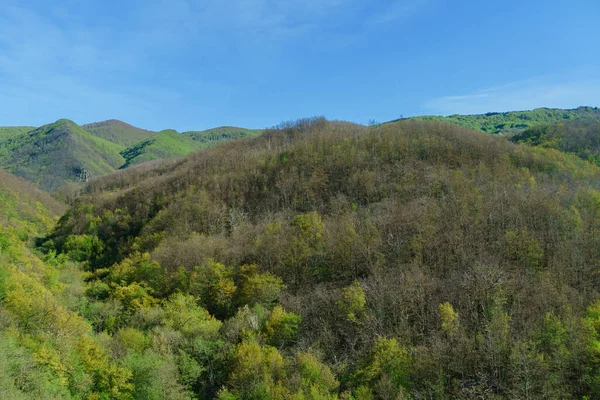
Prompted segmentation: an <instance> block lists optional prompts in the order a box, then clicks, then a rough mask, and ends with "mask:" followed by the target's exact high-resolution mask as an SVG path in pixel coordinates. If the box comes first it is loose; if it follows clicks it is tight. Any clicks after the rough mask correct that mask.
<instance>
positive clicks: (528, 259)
mask: <svg viewBox="0 0 600 400" xmlns="http://www.w3.org/2000/svg"><path fill="white" fill-rule="evenodd" d="M599 210H600V168H598V167H597V166H596V165H594V164H592V163H589V162H586V161H584V160H582V159H580V158H578V157H576V156H574V155H568V154H564V153H562V152H560V151H558V150H555V149H547V148H541V147H531V146H526V145H521V144H513V143H510V142H509V141H507V140H506V139H504V138H501V137H494V136H491V135H485V134H483V133H480V132H475V131H470V130H466V129H464V128H461V127H458V126H456V125H449V124H442V123H439V122H422V121H410V120H408V121H400V122H397V123H390V124H384V125H380V126H375V127H368V128H367V127H363V126H359V125H353V124H349V123H342V122H327V121H326V120H324V119H322V118H317V119H311V120H300V121H298V122H296V123H289V124H283V125H282V126H280V127H278V128H276V129H270V130H267V131H265V132H264V133H263V135H262V136H260V137H258V138H255V139H242V140H237V141H233V142H230V143H226V144H224V145H222V146H218V147H214V148H209V149H202V150H199V151H197V152H195V153H193V154H191V155H189V156H187V157H186V158H184V159H180V160H167V161H162V162H159V163H155V164H152V165H148V164H145V165H140V166H137V167H131V168H128V169H125V170H121V171H118V172H115V173H112V174H110V175H107V176H105V177H101V178H98V179H94V180H93V181H92V182H90V183H89V184H88V185H87V186H86V188H85V192H84V194H83V196H82V197H81V198H80V199H79V200H78V201H77V202H76V203H75V204H74V206H73V207H72V208H71V210H70V211H68V212H67V213H66V214H65V215H64V216H63V217H62V218H61V220H60V221H59V223H58V226H57V228H56V229H55V230H54V231H53V232H52V233H51V234H50V235H48V236H47V237H46V238H45V239H41V240H39V244H40V245H41V246H42V249H44V250H45V251H46V252H47V253H48V254H49V257H58V258H59V259H60V260H64V259H63V257H66V258H68V259H69V260H71V261H69V262H77V263H81V265H82V268H83V269H84V271H85V274H84V278H85V281H86V283H85V287H84V288H82V289H81V291H82V292H83V291H84V293H85V295H82V296H81V297H79V298H78V299H79V301H78V302H77V304H76V305H75V307H74V308H73V309H74V310H76V311H77V312H78V313H79V315H80V316H83V317H84V318H85V320H86V321H89V323H90V324H91V326H92V329H93V332H94V333H93V334H91V338H92V339H90V340H88V339H87V338H88V336H87V335H90V334H88V333H87V331H86V333H80V332H83V331H85V329H82V330H81V331H77V332H78V333H77V335H80V336H77V337H78V338H81V337H84V338H86V339H78V340H76V341H74V340H69V341H68V342H67V344H69V343H84V345H83V344H77V346H78V347H77V351H75V352H74V353H69V354H76V356H75V357H80V358H76V359H77V360H81V361H80V363H79V364H76V365H80V366H81V367H80V368H81V369H76V371H78V372H77V373H75V372H73V371H72V370H70V369H69V366H68V365H66V364H65V363H64V360H63V359H61V358H60V357H61V356H62V355H64V354H67V353H64V352H62V347H60V345H59V344H57V345H56V346H58V347H57V348H58V349H59V350H56V352H57V353H58V355H56V356H53V357H54V358H50V356H47V357H46V358H43V357H40V356H36V357H37V358H36V357H33V358H32V360H33V361H32V363H33V364H32V365H42V366H43V367H44V368H47V369H49V370H50V372H49V374H48V375H47V376H48V377H50V378H49V379H54V381H55V382H59V384H60V385H63V386H61V387H64V388H66V389H65V393H67V392H68V393H69V394H70V395H71V396H73V397H77V396H81V393H85V394H86V395H88V394H92V393H93V394H92V396H96V395H97V397H96V398H131V397H133V398H139V399H160V398H169V399H177V398H198V399H211V398H220V399H304V398H307V399H335V398H338V399H351V398H352V399H357V400H359V399H360V400H364V399H402V398H405V399H410V398H412V399H481V398H486V399H542V398H548V399H571V398H588V399H592V398H599V397H600V358H599V353H598V348H600V296H599V292H598V288H599V286H598V284H599V281H598V272H597V271H598V267H599V265H600V253H599V252H600V243H599V240H600V236H598V234H597V232H598V230H599V229H600V212H599ZM55 252H56V253H55ZM54 254H58V256H54ZM61 262H66V261H61ZM1 304H2V309H6V308H8V307H9V306H10V304H11V303H9V304H6V300H2V303H1ZM13 312H16V311H13ZM50 315H54V314H52V313H50ZM11 318H17V317H11ZM77 318H79V317H77ZM62 320H63V319H61V321H62ZM14 324H17V325H16V326H17V330H12V331H10V330H6V331H7V332H13V335H15V336H16V337H17V338H20V337H21V335H25V334H20V333H19V332H26V334H27V335H29V330H34V333H35V332H38V331H39V330H40V329H41V332H42V333H43V332H48V329H57V328H56V326H57V325H56V324H55V323H50V326H47V325H43V322H40V321H39V320H36V319H33V320H27V322H22V321H21V320H18V319H17V322H13V325H11V326H14ZM40 324H42V325H41V326H42V328H39V326H40ZM50 332H52V331H50ZM42 333H40V334H42ZM27 337H28V336H27ZM46 337H48V336H46ZM61 337H63V336H61ZM60 343H62V342H60ZM67 344H61V345H67ZM53 345H54V344H53ZM85 346H91V348H92V349H90V348H89V347H85ZM31 348H36V349H39V348H40V347H33V346H32V347H31ZM49 348H50V349H53V347H49ZM30 351H31V350H30ZM44 354H46V353H44ZM50 354H56V353H52V352H50ZM95 354H102V355H101V356H100V358H99V359H100V360H101V361H99V362H95V361H94V360H95V359H96V357H94V355H95ZM46 360H47V361H46ZM61 360H63V361H61ZM59 361H60V362H59ZM40 368H41V367H40ZM78 368H79V367H78ZM80 371H83V372H80ZM86 371H87V372H86ZM84 373H88V374H91V375H90V376H88V377H87V378H85V379H84V378H80V376H83V375H78V374H84ZM111 374H112V375H111ZM61 379H62V380H61ZM86 385H87V386H86ZM586 396H587V397H586ZM92 398H93V397H92Z"/></svg>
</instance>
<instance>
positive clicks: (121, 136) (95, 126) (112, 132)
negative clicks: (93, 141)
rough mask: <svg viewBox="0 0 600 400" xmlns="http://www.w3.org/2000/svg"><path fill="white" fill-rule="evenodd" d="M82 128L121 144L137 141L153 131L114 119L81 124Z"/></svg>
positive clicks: (147, 136)
mask: <svg viewBox="0 0 600 400" xmlns="http://www.w3.org/2000/svg"><path fill="white" fill-rule="evenodd" d="M82 128H83V129H85V130H86V131H88V132H90V133H91V134H92V135H94V136H97V137H100V138H103V139H106V140H108V141H111V142H113V143H116V144H118V145H122V146H131V145H133V144H135V143H137V142H139V141H142V140H144V139H147V138H149V137H150V136H152V135H153V134H154V133H155V132H152V131H148V130H145V129H140V128H136V127H135V126H132V125H129V124H127V123H125V122H123V121H118V120H116V119H110V120H107V121H102V122H94V123H91V124H86V125H82Z"/></svg>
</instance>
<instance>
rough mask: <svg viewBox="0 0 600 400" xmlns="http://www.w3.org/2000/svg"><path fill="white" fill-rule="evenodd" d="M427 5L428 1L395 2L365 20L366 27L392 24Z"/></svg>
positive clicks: (400, 0)
mask: <svg viewBox="0 0 600 400" xmlns="http://www.w3.org/2000/svg"><path fill="white" fill-rule="evenodd" d="M428 3H429V1H428V0H396V1H394V2H393V3H392V4H390V5H389V6H388V7H386V8H385V9H384V10H382V11H379V12H377V13H375V14H373V15H371V16H370V17H369V18H367V21H366V22H367V24H368V25H382V24H388V23H392V22H395V21H398V20H401V19H404V18H407V17H410V16H413V15H414V14H416V13H417V12H420V11H421V10H422V9H423V8H424V7H425V6H427V5H428Z"/></svg>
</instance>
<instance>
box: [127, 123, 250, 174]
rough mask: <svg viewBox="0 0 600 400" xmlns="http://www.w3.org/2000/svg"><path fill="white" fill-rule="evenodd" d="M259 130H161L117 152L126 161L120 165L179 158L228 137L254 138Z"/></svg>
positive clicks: (226, 128) (221, 141)
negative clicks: (181, 131)
mask: <svg viewBox="0 0 600 400" xmlns="http://www.w3.org/2000/svg"><path fill="white" fill-rule="evenodd" d="M260 132H261V131H259V130H250V129H245V128H236V127H220V128H213V129H209V130H206V131H189V132H183V133H178V132H177V131H174V130H164V131H161V132H158V133H156V134H154V135H152V136H150V137H149V138H147V139H146V140H142V141H140V142H139V143H136V144H134V145H132V146H131V147H129V148H127V149H125V150H124V151H123V152H121V155H122V156H123V157H124V158H125V160H126V163H125V164H124V165H123V168H126V167H128V166H130V165H135V164H140V163H143V162H146V161H150V160H158V159H165V158H178V157H183V156H185V155H187V154H190V153H192V152H193V151H196V150H198V149H201V148H205V147H211V146H216V145H218V144H220V143H223V142H226V141H229V140H235V139H241V138H245V137H256V136H258V135H260Z"/></svg>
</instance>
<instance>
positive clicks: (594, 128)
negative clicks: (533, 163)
mask: <svg viewBox="0 0 600 400" xmlns="http://www.w3.org/2000/svg"><path fill="white" fill-rule="evenodd" d="M511 141H513V142H514V143H525V144H529V145H532V146H540V147H544V148H552V149H556V150H560V151H562V152H564V153H571V154H575V155H577V156H578V157H580V158H582V159H584V160H587V161H590V162H593V163H595V164H596V165H600V121H598V120H591V119H588V120H585V119H581V120H568V121H565V122H559V123H556V124H550V125H538V126H534V127H532V128H529V129H527V130H525V131H523V132H521V133H519V134H516V135H514V136H512V137H511Z"/></svg>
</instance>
